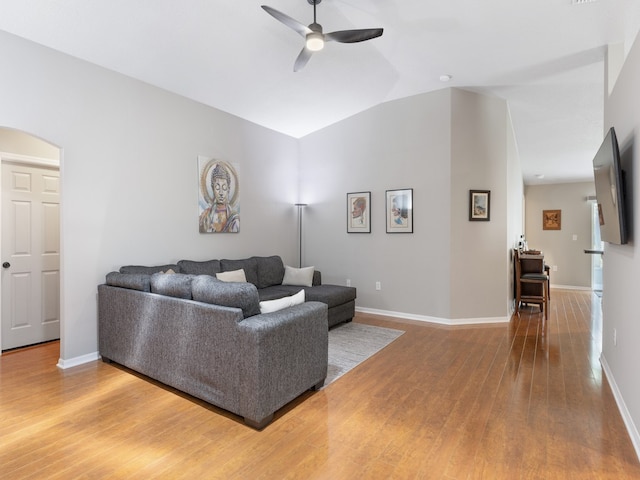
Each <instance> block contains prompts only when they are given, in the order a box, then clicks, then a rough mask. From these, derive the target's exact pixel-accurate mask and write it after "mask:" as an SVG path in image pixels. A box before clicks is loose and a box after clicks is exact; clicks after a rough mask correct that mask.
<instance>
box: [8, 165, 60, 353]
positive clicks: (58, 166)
mask: <svg viewBox="0 0 640 480" xmlns="http://www.w3.org/2000/svg"><path fill="white" fill-rule="evenodd" d="M3 162H12V163H19V164H22V165H31V166H36V167H57V168H60V161H56V160H53V159H50V158H42V157H32V156H29V155H21V154H18V153H9V152H0V164H2V163H3ZM1 175H2V171H1V170H0V176H1ZM0 180H1V177H0ZM1 202H2V200H1V197H0V203H1ZM1 211H2V209H0V212H1ZM0 215H1V213H0ZM1 224H2V218H0V225H1ZM0 251H2V238H1V237H0ZM60 265H62V251H61V252H60ZM1 294H2V283H0V312H1V311H2V295H1ZM60 305H62V282H61V283H60ZM0 321H1V319H0ZM62 321H63V320H62V314H61V315H60V341H61V342H62ZM0 345H2V330H0ZM0 355H2V349H1V348H0Z"/></svg>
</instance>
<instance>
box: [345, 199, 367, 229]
mask: <svg viewBox="0 0 640 480" xmlns="http://www.w3.org/2000/svg"><path fill="white" fill-rule="evenodd" d="M347 233H371V192H355V193H347Z"/></svg>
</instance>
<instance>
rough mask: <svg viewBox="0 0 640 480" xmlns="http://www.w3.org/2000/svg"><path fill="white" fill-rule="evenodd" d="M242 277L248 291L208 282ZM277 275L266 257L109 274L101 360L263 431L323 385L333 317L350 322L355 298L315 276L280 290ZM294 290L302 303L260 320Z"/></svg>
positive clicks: (275, 264) (101, 314) (101, 309)
mask: <svg viewBox="0 0 640 480" xmlns="http://www.w3.org/2000/svg"><path fill="white" fill-rule="evenodd" d="M239 269H242V270H244V273H245V274H246V280H247V281H246V282H230V283H229V282H223V281H220V280H218V279H216V278H215V275H216V273H221V272H230V271H238V270H239ZM216 270H218V271H217V272H216ZM284 270H285V267H284V265H283V264H282V260H281V259H280V257H276V256H273V257H251V258H249V259H244V260H211V261H207V262H194V261H189V260H181V261H180V262H178V263H177V264H170V265H161V266H155V267H143V266H126V267H122V268H121V269H120V271H118V272H111V273H109V274H108V275H107V278H106V283H105V284H103V285H99V286H98V335H99V338H98V343H99V350H100V355H101V356H102V358H103V360H105V361H113V362H117V363H119V364H122V365H124V366H126V367H128V368H130V369H132V370H135V371H137V372H140V373H142V374H144V375H147V376H149V377H151V378H153V379H155V380H158V381H160V382H162V383H164V384H166V385H169V386H171V387H174V388H177V389H179V390H181V391H184V392H186V393H188V394H190V395H193V396H194V397H197V398H200V399H202V400H205V401H207V402H209V403H211V404H213V405H216V406H218V407H221V408H223V409H225V410H229V411H230V412H233V413H235V414H237V415H239V416H241V417H244V421H245V422H246V423H247V424H248V425H250V426H252V427H254V428H257V429H261V428H263V427H265V426H266V425H267V424H268V423H269V422H270V421H271V420H272V419H273V414H274V412H275V411H276V410H278V409H279V408H281V407H283V406H284V405H286V404H287V403H289V402H290V401H291V400H293V399H294V398H296V397H298V396H299V395H300V394H302V393H303V392H304V391H305V390H308V389H313V388H318V387H319V386H321V385H322V384H323V383H324V378H325V377H326V374H327V356H328V329H329V327H330V321H329V317H330V312H333V324H335V323H339V322H341V321H348V320H350V319H351V318H352V317H353V310H354V305H353V304H354V300H355V289H352V288H350V287H339V286H334V285H321V284H320V275H319V273H318V272H314V281H313V282H312V283H313V284H312V286H310V287H308V286H305V287H300V286H296V285H283V284H282V282H283V279H284V277H285V275H284ZM161 272H162V273H161ZM166 272H175V273H177V274H175V275H174V274H167V273H166ZM301 288H304V290H305V296H306V301H305V302H304V303H300V304H297V305H294V306H289V307H287V308H284V309H282V310H278V311H274V312H271V313H260V310H261V307H262V306H263V305H265V304H264V303H263V304H261V303H260V302H264V301H268V300H273V299H282V298H283V297H287V298H293V297H290V296H291V295H292V294H294V293H297V292H299V291H300V289H301ZM299 295H301V294H299ZM299 295H298V296H299ZM332 309H333V310H332Z"/></svg>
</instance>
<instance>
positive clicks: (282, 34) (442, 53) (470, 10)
mask: <svg viewBox="0 0 640 480" xmlns="http://www.w3.org/2000/svg"><path fill="white" fill-rule="evenodd" d="M262 4H267V5H269V6H271V7H273V8H275V9H277V10H279V11H281V12H283V13H285V14H287V15H288V16H290V17H292V18H294V19H296V20H298V21H300V22H301V23H303V24H305V25H306V24H310V23H311V22H312V21H313V7H312V6H311V5H310V4H309V3H308V0H260V1H254V0H242V1H240V0H236V1H229V0H189V1H183V2H178V1H177V0H92V1H86V0H57V1H52V0H2V2H0V29H2V30H5V31H8V32H10V33H13V34H16V35H18V36H21V37H24V38H27V39H30V40H32V41H34V42H37V43H40V44H43V45H46V46H48V47H51V48H53V49H56V50H59V51H61V52H65V53H67V54H69V55H72V56H75V57H78V58H81V59H84V60H87V61H89V62H92V63H95V64H97V65H100V66H103V67H106V68H108V69H111V70H114V71H117V72H120V73H123V74H125V75H128V76H131V77H134V78H137V79H140V80H142V81H144V82H147V83H149V84H152V85H156V86H158V87H161V88H164V89H166V90H169V91H172V92H175V93H177V94H180V95H183V96H185V97H188V98H191V99H194V100H196V101H199V102H202V103H204V104H207V105H210V106H212V107H215V108H218V109H220V110H223V111H226V112H229V113H231V114H234V115H237V116H239V117H242V118H244V119H247V120H249V121H252V122H255V123H257V124H260V125H263V126H265V127H268V128H271V129H274V130H277V131H280V132H282V133H285V134H287V135H291V136H294V137H302V136H304V135H306V134H309V133H311V132H314V131H316V130H318V129H321V128H323V127H326V126H328V125H330V124H332V123H335V122H337V121H340V120H342V119H344V118H347V117H349V116H351V115H354V114H356V113H358V112H361V111H363V110H366V109H368V108H370V107H372V106H375V105H378V104H380V103H383V102H386V101H390V100H394V99H398V98H402V97H407V96H411V95H416V94H420V93H424V92H429V91H433V90H437V89H441V88H446V87H460V88H468V89H472V90H475V91H478V92H482V93H486V94H489V95H495V96H499V97H501V98H504V99H506V100H507V101H508V104H509V108H510V111H511V116H512V120H513V124H514V127H515V134H516V140H517V143H518V149H519V152H520V156H521V160H522V166H523V173H524V176H525V182H526V183H528V184H535V183H550V182H571V181H581V180H591V179H592V172H591V160H592V158H593V155H594V153H595V151H596V150H597V148H598V145H599V144H600V142H601V140H602V137H603V128H604V125H603V101H604V56H605V52H606V51H607V46H608V45H623V47H621V50H622V51H628V49H629V48H630V45H631V43H632V42H633V40H634V39H635V36H636V33H637V32H638V29H639V27H640V2H638V1H637V0H535V1H522V0H511V1H507V0H483V1H478V0H447V1H443V0H323V1H322V2H321V3H320V4H319V5H318V6H317V21H318V23H321V24H322V25H323V27H324V31H325V33H326V32H331V31H335V30H346V29H357V28H371V27H382V28H384V34H383V35H382V36H381V37H379V38H376V39H373V40H369V41H366V42H362V43H354V44H343V43H337V42H329V43H327V44H326V46H325V48H324V50H322V51H321V52H318V53H316V54H314V55H313V56H312V58H311V59H310V61H309V63H308V64H307V65H306V66H305V68H304V69H302V70H301V71H298V72H295V73H294V72H293V63H294V60H295V58H296V57H297V55H298V53H299V52H300V50H301V48H302V46H303V42H304V39H303V38H302V37H301V36H299V35H298V34H297V33H296V32H294V31H293V30H291V29H289V28H287V27H286V26H285V25H283V24H282V23H280V22H278V21H276V20H275V19H274V18H273V17H271V16H269V15H268V14H267V13H266V12H265V11H264V10H263V9H261V8H260V6H261V5H262ZM443 75H448V76H450V77H451V79H450V80H449V81H448V82H443V81H442V80H441V77H442V76H443ZM541 176H543V178H542V177H541Z"/></svg>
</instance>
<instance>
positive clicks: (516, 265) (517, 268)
mask: <svg viewBox="0 0 640 480" xmlns="http://www.w3.org/2000/svg"><path fill="white" fill-rule="evenodd" d="M513 268H514V272H515V273H514V275H513V281H514V283H515V284H516V298H518V297H519V296H520V289H521V285H520V277H521V276H522V271H521V266H520V252H519V251H518V249H517V248H514V249H513Z"/></svg>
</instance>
